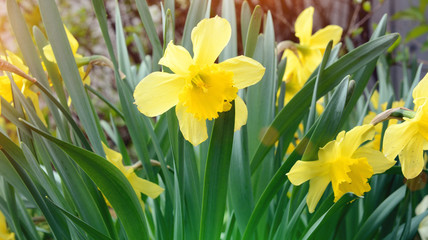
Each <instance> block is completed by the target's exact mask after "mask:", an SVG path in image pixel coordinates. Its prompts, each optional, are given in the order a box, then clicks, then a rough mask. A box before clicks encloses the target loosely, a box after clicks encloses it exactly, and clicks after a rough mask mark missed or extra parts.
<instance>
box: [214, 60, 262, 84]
mask: <svg viewBox="0 0 428 240" xmlns="http://www.w3.org/2000/svg"><path fill="white" fill-rule="evenodd" d="M219 66H220V68H221V70H224V71H229V72H233V81H234V86H235V87H237V88H238V89H242V88H245V87H248V86H251V85H254V84H256V83H257V82H259V81H260V80H261V79H262V77H263V75H264V73H265V68H264V67H263V66H262V65H261V64H260V63H259V62H257V61H256V60H254V59H252V58H249V57H245V56H239V57H234V58H230V59H228V60H226V61H224V62H222V63H220V64H219Z"/></svg>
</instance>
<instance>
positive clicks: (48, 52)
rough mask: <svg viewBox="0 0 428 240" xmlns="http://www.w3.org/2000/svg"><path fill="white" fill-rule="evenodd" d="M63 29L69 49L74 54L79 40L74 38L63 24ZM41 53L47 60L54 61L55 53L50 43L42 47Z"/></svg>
mask: <svg viewBox="0 0 428 240" xmlns="http://www.w3.org/2000/svg"><path fill="white" fill-rule="evenodd" d="M64 29H65V33H66V34H67V38H68V42H69V43H70V48H71V51H72V52H73V55H76V53H77V49H78V48H79V42H78V41H77V40H76V38H74V36H73V35H72V34H71V33H70V31H68V29H67V27H66V26H65V25H64ZM43 53H44V54H45V57H46V59H47V60H48V61H49V62H53V63H56V59H55V55H54V53H53V49H52V46H51V45H50V44H48V45H46V46H44V47H43Z"/></svg>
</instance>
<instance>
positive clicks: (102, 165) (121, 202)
mask: <svg viewBox="0 0 428 240" xmlns="http://www.w3.org/2000/svg"><path fill="white" fill-rule="evenodd" d="M25 123H26V124H27V126H29V127H30V128H31V129H32V130H33V131H34V132H36V133H38V134H40V135H42V136H43V137H45V138H47V139H48V140H50V141H52V142H53V143H55V144H56V145H58V147H60V148H61V149H62V150H63V151H64V152H66V153H67V154H68V155H69V156H70V157H71V158H72V159H73V160H74V161H75V162H76V163H77V164H78V165H79V166H80V167H81V168H82V169H83V170H84V171H85V172H86V174H88V176H89V177H90V178H91V179H92V180H93V181H94V182H95V184H96V185H97V186H98V187H99V188H100V190H101V192H102V193H103V194H104V195H105V196H106V198H107V199H108V201H109V202H110V204H111V205H112V206H113V208H114V209H115V211H116V213H117V215H118V217H119V218H120V220H121V222H122V223H123V226H124V228H125V231H126V233H127V236H128V238H129V239H141V238H145V239H147V238H148V230H147V225H146V221H145V217H144V213H143V210H142V208H141V205H140V203H139V200H138V198H137V195H136V194H135V191H134V189H133V188H132V186H131V184H130V183H129V182H128V180H127V179H126V177H125V176H124V175H123V173H122V172H120V170H119V169H117V168H116V167H115V166H114V165H113V164H111V163H110V162H108V161H107V160H106V159H104V158H102V157H100V156H99V155H97V154H94V153H92V152H89V151H87V150H85V149H82V148H79V147H76V146H74V145H71V144H69V143H66V142H63V141H61V140H59V139H56V138H54V137H52V136H50V135H49V134H47V133H45V132H43V131H41V130H39V129H38V128H36V127H34V126H33V125H31V124H29V123H28V122H25Z"/></svg>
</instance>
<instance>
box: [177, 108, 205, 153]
mask: <svg viewBox="0 0 428 240" xmlns="http://www.w3.org/2000/svg"><path fill="white" fill-rule="evenodd" d="M175 112H176V114H177V118H178V123H179V125H180V131H181V133H182V134H183V137H184V138H185V139H186V140H187V141H189V142H190V143H192V144H193V145H194V146H196V145H199V144H200V143H202V142H203V141H205V140H207V138H208V133H207V124H206V122H205V119H203V120H198V119H197V118H195V117H194V116H193V115H192V114H191V113H189V112H186V108H185V107H184V106H182V105H181V104H177V106H176V107H175Z"/></svg>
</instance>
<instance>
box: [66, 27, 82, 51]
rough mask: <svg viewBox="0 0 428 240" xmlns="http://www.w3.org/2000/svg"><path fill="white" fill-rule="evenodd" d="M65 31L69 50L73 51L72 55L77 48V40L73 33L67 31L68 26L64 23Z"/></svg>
mask: <svg viewBox="0 0 428 240" xmlns="http://www.w3.org/2000/svg"><path fill="white" fill-rule="evenodd" d="M64 29H65V33H66V34H67V38H68V41H69V42H70V47H71V51H72V52H73V55H75V54H76V52H77V49H78V48H79V42H78V41H77V40H76V38H75V37H74V36H73V34H71V33H70V31H68V28H67V27H66V26H65V25H64Z"/></svg>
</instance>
